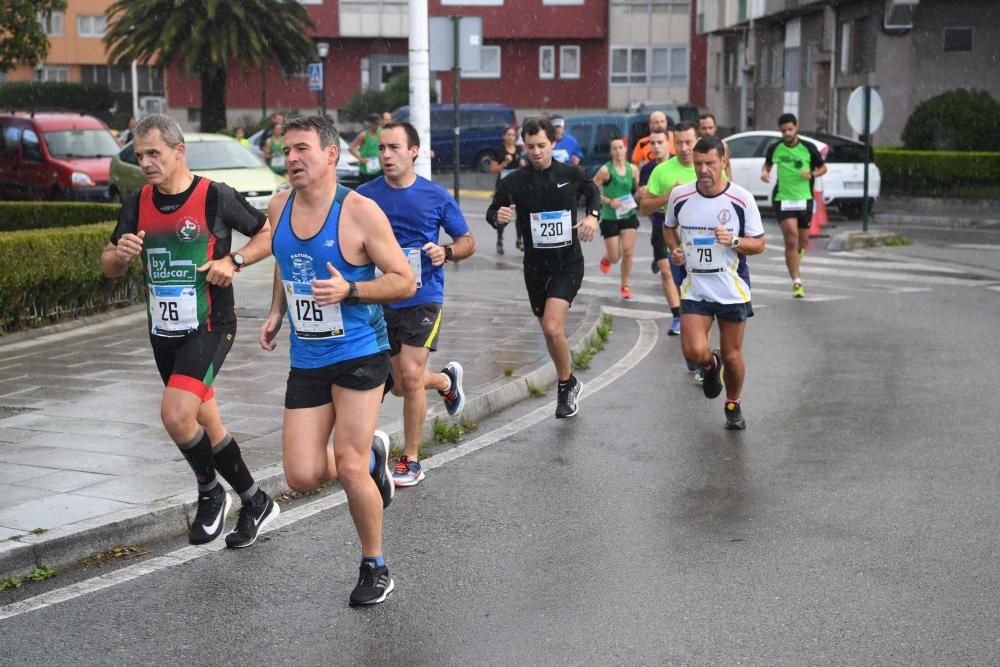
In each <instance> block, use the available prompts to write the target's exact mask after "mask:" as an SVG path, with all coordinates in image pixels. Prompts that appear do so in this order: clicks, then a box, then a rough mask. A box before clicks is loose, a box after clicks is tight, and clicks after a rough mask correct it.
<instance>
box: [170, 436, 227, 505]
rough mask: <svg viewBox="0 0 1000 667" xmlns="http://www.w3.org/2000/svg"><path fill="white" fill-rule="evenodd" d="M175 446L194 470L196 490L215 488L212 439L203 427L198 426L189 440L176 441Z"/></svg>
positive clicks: (216, 481)
mask: <svg viewBox="0 0 1000 667" xmlns="http://www.w3.org/2000/svg"><path fill="white" fill-rule="evenodd" d="M177 447H178V448H179V449H180V450H181V454H183V455H184V458H186V459H187V462H188V465H190V466H191V470H193V471H194V476H195V478H196V479H197V480H198V490H199V491H209V490H211V489H213V488H215V486H216V485H217V484H218V483H219V482H218V480H217V479H215V466H214V465H212V441H211V439H210V438H209V437H208V433H206V432H205V429H203V428H199V429H198V432H197V433H195V435H194V437H193V438H192V439H191V441H190V442H186V443H177Z"/></svg>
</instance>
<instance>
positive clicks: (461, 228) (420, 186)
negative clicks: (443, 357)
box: [358, 123, 476, 486]
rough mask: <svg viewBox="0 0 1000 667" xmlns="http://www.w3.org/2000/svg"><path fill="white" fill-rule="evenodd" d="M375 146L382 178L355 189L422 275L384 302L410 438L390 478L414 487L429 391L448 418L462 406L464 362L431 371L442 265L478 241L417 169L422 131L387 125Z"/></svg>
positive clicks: (451, 202) (444, 196) (418, 475)
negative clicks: (409, 292)
mask: <svg viewBox="0 0 1000 667" xmlns="http://www.w3.org/2000/svg"><path fill="white" fill-rule="evenodd" d="M378 151H379V157H380V158H381V159H382V173H383V174H384V176H383V177H382V178H377V179H375V180H374V181H371V182H369V183H365V184H364V185H362V186H361V187H359V188H358V194H361V195H364V196H365V197H368V198H370V199H372V200H374V201H375V203H377V204H378V205H379V207H381V209H382V211H384V212H385V214H386V217H388V218H389V223H390V224H391V225H392V231H393V232H394V233H395V234H396V240H397V241H398V242H399V245H400V247H401V248H402V249H403V252H404V253H406V256H407V259H408V260H409V262H410V266H411V267H412V268H413V274H414V276H415V277H416V278H417V292H416V294H415V295H414V296H412V297H410V298H409V299H405V300H403V301H397V302H396V303H393V304H392V305H391V306H385V307H384V311H385V321H386V324H387V325H388V327H389V344H390V351H389V352H390V354H391V355H392V377H393V380H394V384H393V387H392V392H393V393H394V394H395V395H396V396H402V397H403V432H404V437H405V440H406V443H405V450H404V452H403V455H402V456H401V457H400V458H399V462H398V463H397V464H396V471H395V474H393V481H394V482H395V484H396V486H413V485H414V484H417V483H419V482H420V480H422V479H423V478H424V471H423V470H421V468H420V462H419V450H420V436H421V432H422V431H423V429H424V420H425V419H426V417H427V394H426V390H427V389H437V390H438V393H439V394H441V396H443V397H444V404H445V407H446V408H447V409H448V414H450V415H457V414H459V413H460V412H461V411H462V407H463V405H464V403H465V393H464V391H463V390H462V365H461V364H460V363H458V362H457V361H452V362H449V363H448V365H447V366H445V367H444V369H443V370H442V371H441V372H440V373H431V372H429V371H428V370H427V360H428V358H429V357H430V353H431V352H433V351H434V350H436V349H437V337H438V332H439V330H440V327H441V308H442V305H443V304H444V263H445V262H446V261H448V260H452V261H458V260H460V259H465V258H466V257H469V256H470V255H472V253H474V252H475V251H476V242H475V239H473V237H472V233H471V232H470V231H469V225H468V224H466V222H465V217H464V216H463V215H462V211H461V209H460V208H459V207H458V203H457V202H456V201H455V199H454V197H452V196H451V195H450V194H449V193H448V191H447V190H445V189H444V188H443V187H441V186H440V185H437V184H436V183H434V182H432V181H429V180H427V179H426V178H423V177H421V176H418V175H417V173H416V172H415V171H414V169H413V163H414V161H415V160H416V159H417V154H418V153H419V151H420V136H419V135H418V134H417V131H416V130H415V129H414V128H413V126H412V125H410V124H409V123H389V124H387V125H386V126H385V127H383V128H382V135H381V136H380V138H379V146H378ZM441 229H444V231H445V232H446V233H447V234H448V236H450V237H451V238H452V240H453V244H452V245H439V243H438V236H439V234H440V230H441Z"/></svg>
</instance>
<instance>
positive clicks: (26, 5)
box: [0, 0, 66, 72]
mask: <svg viewBox="0 0 1000 667" xmlns="http://www.w3.org/2000/svg"><path fill="white" fill-rule="evenodd" d="M65 9H66V0H3V2H0V72H6V71H7V70H10V69H13V68H14V66H15V65H17V64H19V63H26V64H28V65H36V64H38V63H40V62H42V61H43V60H45V56H47V55H48V54H49V38H48V37H46V36H45V28H43V27H42V24H41V23H39V21H38V15H39V14H40V13H51V12H61V11H63V10H65Z"/></svg>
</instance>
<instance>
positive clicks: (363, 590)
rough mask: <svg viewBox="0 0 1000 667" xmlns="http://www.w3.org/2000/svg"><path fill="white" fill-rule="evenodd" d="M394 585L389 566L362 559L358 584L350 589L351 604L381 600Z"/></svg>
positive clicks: (355, 605) (371, 602) (383, 599)
mask: <svg viewBox="0 0 1000 667" xmlns="http://www.w3.org/2000/svg"><path fill="white" fill-rule="evenodd" d="M395 587H396V583H395V582H394V581H393V580H392V576H391V575H390V574H389V568H387V567H386V566H385V565H383V566H382V567H379V566H377V565H375V564H374V563H372V562H371V561H363V562H362V563H361V573H360V575H359V576H358V585H357V586H355V587H354V590H353V591H351V606H352V607H357V606H359V605H366V604H378V603H379V602H383V601H385V599H386V597H388V595H389V593H391V592H392V589H394V588H395Z"/></svg>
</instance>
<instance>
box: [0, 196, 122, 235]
mask: <svg viewBox="0 0 1000 667" xmlns="http://www.w3.org/2000/svg"><path fill="white" fill-rule="evenodd" d="M120 209H121V204H95V203H89V202H40V201H9V202H8V201H5V202H0V232H12V231H15V230H19V229H47V228H51V227H76V226H77V225H90V224H93V223H95V222H107V221H108V220H117V219H118V211H119V210H120Z"/></svg>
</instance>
